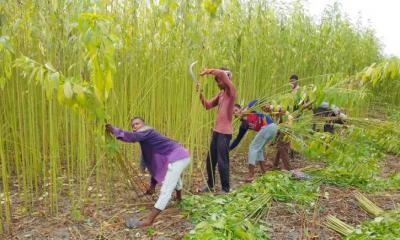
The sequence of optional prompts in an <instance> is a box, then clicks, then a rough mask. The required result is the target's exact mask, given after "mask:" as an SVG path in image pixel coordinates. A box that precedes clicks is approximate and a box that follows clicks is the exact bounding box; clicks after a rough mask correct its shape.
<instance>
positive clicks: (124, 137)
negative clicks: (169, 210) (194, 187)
mask: <svg viewBox="0 0 400 240" xmlns="http://www.w3.org/2000/svg"><path fill="white" fill-rule="evenodd" d="M131 125H132V129H133V131H132V132H130V131H123V130H121V129H119V128H115V127H113V126H112V125H111V124H107V125H106V130H107V131H108V132H110V133H111V134H113V135H114V136H115V137H116V138H117V139H118V140H121V141H124V142H138V143H139V144H140V148H141V153H142V158H143V162H144V165H145V167H146V168H147V169H148V170H149V172H150V174H151V176H152V178H154V180H155V181H157V182H158V183H162V185H161V189H160V196H159V198H158V200H157V202H156V203H155V205H154V208H153V209H152V210H151V211H150V213H149V214H148V215H147V217H146V218H145V219H144V220H143V221H137V220H136V219H134V218H129V219H128V220H127V222H126V225H127V226H128V227H129V228H135V227H145V226H149V225H151V224H152V223H153V222H154V219H155V218H156V217H157V216H158V215H159V214H160V212H161V211H162V210H164V209H165V207H166V206H167V204H168V201H169V200H170V199H171V194H172V192H173V191H174V189H175V190H176V197H177V199H178V201H180V200H181V199H182V197H181V196H182V195H181V190H182V180H181V174H182V172H183V170H184V169H185V168H186V167H187V166H188V165H189V163H190V157H189V152H188V151H187V150H186V149H185V148H184V147H182V146H181V145H180V144H178V143H177V142H175V141H174V140H171V139H169V138H167V137H165V136H163V135H161V134H160V133H158V132H157V131H155V130H154V129H153V128H151V127H149V126H146V125H145V123H144V120H143V119H142V118H140V117H134V118H133V119H132V120H131Z"/></svg>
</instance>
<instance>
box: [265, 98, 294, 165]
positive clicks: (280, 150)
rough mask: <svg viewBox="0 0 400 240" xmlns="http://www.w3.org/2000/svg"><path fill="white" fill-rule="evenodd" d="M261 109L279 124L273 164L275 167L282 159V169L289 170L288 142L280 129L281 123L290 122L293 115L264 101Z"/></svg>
mask: <svg viewBox="0 0 400 240" xmlns="http://www.w3.org/2000/svg"><path fill="white" fill-rule="evenodd" d="M261 109H262V110H263V111H264V112H266V113H268V114H269V115H270V116H272V118H273V119H274V120H275V122H276V123H278V124H279V128H280V130H279V131H278V133H277V135H276V156H275V160H274V161H273V165H274V167H275V168H278V166H279V160H282V163H283V169H285V170H290V165H289V150H290V142H289V141H288V140H287V139H286V136H287V135H286V134H285V133H284V131H283V130H282V126H283V124H289V125H290V124H291V122H292V120H293V117H292V116H291V115H290V113H289V112H288V111H283V109H282V108H281V107H280V106H278V107H277V109H274V107H273V106H272V105H271V104H269V103H266V104H264V105H263V106H262V107H261Z"/></svg>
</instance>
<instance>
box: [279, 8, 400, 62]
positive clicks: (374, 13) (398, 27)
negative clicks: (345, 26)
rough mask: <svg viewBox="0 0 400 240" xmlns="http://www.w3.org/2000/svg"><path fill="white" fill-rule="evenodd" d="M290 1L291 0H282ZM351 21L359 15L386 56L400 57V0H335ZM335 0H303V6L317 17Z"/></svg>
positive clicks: (354, 21) (355, 20)
mask: <svg viewBox="0 0 400 240" xmlns="http://www.w3.org/2000/svg"><path fill="white" fill-rule="evenodd" d="M284 1H286V2H292V1H293V0H284ZM337 1H338V2H340V4H341V6H342V7H341V9H342V10H343V11H344V12H345V13H346V14H347V15H348V17H349V18H350V19H351V21H352V22H353V23H356V22H357V20H358V19H359V18H360V16H361V20H362V23H363V25H364V26H369V27H370V28H373V29H374V30H375V32H376V36H377V37H378V38H379V40H380V41H381V43H382V45H383V53H384V54H385V55H387V56H391V55H394V56H397V57H400V19H399V17H398V14H399V13H400V0H337ZM334 2H336V1H335V0H305V8H306V9H307V10H308V11H309V13H310V14H311V15H312V16H315V17H316V18H317V19H318V16H320V15H321V13H322V12H323V10H324V8H325V7H326V5H332V4H333V3H334Z"/></svg>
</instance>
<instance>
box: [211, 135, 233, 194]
mask: <svg viewBox="0 0 400 240" xmlns="http://www.w3.org/2000/svg"><path fill="white" fill-rule="evenodd" d="M231 138H232V135H231V134H222V133H218V132H213V134H212V139H211V144H210V150H209V152H208V155H207V176H208V180H207V184H208V187H209V188H213V187H214V184H215V166H216V165H217V163H218V171H219V176H220V179H221V185H222V190H223V191H225V192H229V189H230V186H229V142H230V141H231Z"/></svg>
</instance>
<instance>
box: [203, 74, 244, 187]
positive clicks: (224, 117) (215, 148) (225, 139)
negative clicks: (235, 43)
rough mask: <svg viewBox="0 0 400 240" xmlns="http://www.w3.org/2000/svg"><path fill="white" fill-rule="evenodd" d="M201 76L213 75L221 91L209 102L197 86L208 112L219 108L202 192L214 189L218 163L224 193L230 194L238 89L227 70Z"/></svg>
mask: <svg viewBox="0 0 400 240" xmlns="http://www.w3.org/2000/svg"><path fill="white" fill-rule="evenodd" d="M200 75H201V76H207V75H213V76H214V79H215V82H216V83H217V85H218V88H219V89H220V91H219V93H218V94H217V95H216V96H214V97H213V98H211V99H209V100H207V99H206V98H205V97H204V96H203V93H202V91H201V89H200V85H199V83H198V84H197V91H199V93H200V101H201V103H202V105H203V106H204V108H205V109H206V110H208V109H211V108H213V107H216V106H218V112H217V119H216V121H215V125H214V129H213V134H212V139H211V144H210V150H209V153H208V155H207V163H206V164H207V167H206V168H207V177H208V180H207V186H206V187H205V188H204V189H202V192H208V191H210V190H213V189H214V183H215V181H214V180H215V179H214V178H215V177H214V176H215V167H216V165H217V163H218V171H219V175H220V179H221V185H222V191H224V192H229V191H230V185H229V142H230V140H231V138H232V132H233V127H232V115H233V106H234V104H235V98H236V88H235V86H234V85H233V83H232V73H231V72H230V71H229V70H228V69H225V68H219V69H204V70H203V71H202V72H201V73H200Z"/></svg>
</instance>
